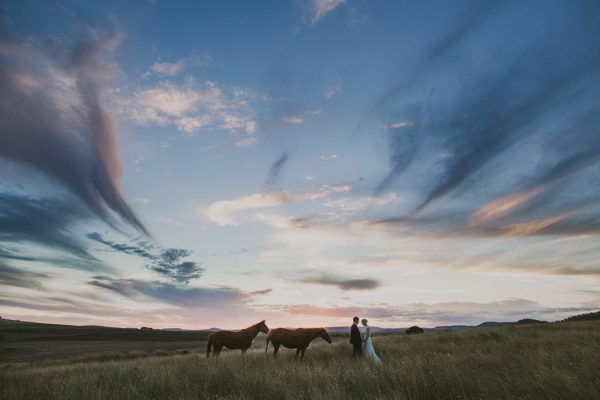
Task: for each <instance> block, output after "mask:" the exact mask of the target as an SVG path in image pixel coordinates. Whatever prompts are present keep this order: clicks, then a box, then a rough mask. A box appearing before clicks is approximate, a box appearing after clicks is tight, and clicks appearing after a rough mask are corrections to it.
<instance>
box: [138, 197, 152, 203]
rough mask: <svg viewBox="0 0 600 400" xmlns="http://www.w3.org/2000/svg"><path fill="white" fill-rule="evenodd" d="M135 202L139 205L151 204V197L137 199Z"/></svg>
mask: <svg viewBox="0 0 600 400" xmlns="http://www.w3.org/2000/svg"><path fill="white" fill-rule="evenodd" d="M134 200H135V201H137V202H138V203H142V204H150V198H149V197H135V198H134Z"/></svg>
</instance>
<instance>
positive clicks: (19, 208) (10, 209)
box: [0, 192, 101, 268]
mask: <svg viewBox="0 0 600 400" xmlns="http://www.w3.org/2000/svg"><path fill="white" fill-rule="evenodd" d="M89 217H90V214H89V212H88V211H87V210H86V209H85V208H83V206H80V205H78V203H76V202H73V199H72V198H71V199H70V198H68V197H67V198H66V199H59V198H37V197H31V196H26V195H20V194H13V193H5V192H0V242H5V243H6V242H9V243H16V244H19V245H20V244H22V243H31V244H36V245H41V246H44V247H45V248H47V249H56V250H60V251H63V252H66V253H68V254H71V255H73V256H75V257H77V258H81V259H84V260H86V261H87V262H88V264H89V266H90V268H98V267H100V265H101V263H100V262H99V261H98V260H97V259H96V258H95V257H93V256H92V255H91V254H90V253H89V252H88V250H87V249H86V247H85V245H84V244H83V243H81V242H80V241H79V240H77V239H76V238H75V235H74V234H73V231H72V228H73V226H74V225H75V224H76V222H78V221H80V220H85V219H86V218H89ZM4 256H5V257H6V254H5V255H4ZM0 257H2V254H0Z"/></svg>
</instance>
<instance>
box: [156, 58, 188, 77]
mask: <svg viewBox="0 0 600 400" xmlns="http://www.w3.org/2000/svg"><path fill="white" fill-rule="evenodd" d="M184 66H185V64H184V60H179V61H177V62H174V63H168V62H158V61H157V62H155V63H154V64H152V67H150V70H151V71H152V72H154V73H156V74H158V75H166V76H175V75H178V74H179V73H180V72H181V71H182V70H183V68H184Z"/></svg>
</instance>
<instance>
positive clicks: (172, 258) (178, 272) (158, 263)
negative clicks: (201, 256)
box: [87, 232, 205, 285]
mask: <svg viewBox="0 0 600 400" xmlns="http://www.w3.org/2000/svg"><path fill="white" fill-rule="evenodd" d="M87 238H88V239H90V240H93V241H95V242H98V243H101V244H103V245H105V246H108V247H110V248H111V249H113V250H114V251H116V252H119V253H124V254H127V255H132V256H138V257H140V258H142V259H144V260H145V261H147V262H148V263H147V264H146V268H148V269H150V270H152V271H154V272H157V273H159V274H161V275H163V276H165V277H167V278H169V279H171V280H172V281H173V282H175V283H178V284H184V285H187V284H188V283H190V281H192V280H194V279H198V278H200V277H201V276H202V273H203V272H204V270H205V269H204V268H203V267H202V266H201V265H200V264H198V263H197V262H195V261H184V259H185V258H187V257H189V256H191V254H192V252H191V251H189V250H185V249H176V248H169V249H157V248H156V247H155V246H154V245H152V244H150V243H148V242H146V241H141V242H140V241H138V242H137V243H134V244H126V243H117V242H114V241H111V240H106V239H104V238H103V237H102V235H100V234H99V233H97V232H92V233H89V234H87Z"/></svg>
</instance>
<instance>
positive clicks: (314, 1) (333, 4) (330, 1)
mask: <svg viewBox="0 0 600 400" xmlns="http://www.w3.org/2000/svg"><path fill="white" fill-rule="evenodd" d="M343 4H346V0H310V7H311V11H312V13H313V16H312V21H311V23H312V24H313V25H315V24H316V23H317V22H319V20H320V19H321V18H323V17H325V16H326V15H327V14H329V13H331V12H332V11H333V10H335V9H336V8H337V7H339V6H341V5H343Z"/></svg>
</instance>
